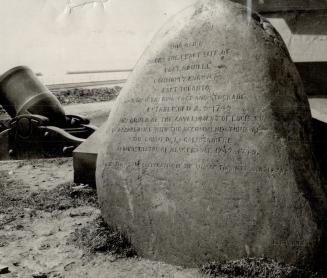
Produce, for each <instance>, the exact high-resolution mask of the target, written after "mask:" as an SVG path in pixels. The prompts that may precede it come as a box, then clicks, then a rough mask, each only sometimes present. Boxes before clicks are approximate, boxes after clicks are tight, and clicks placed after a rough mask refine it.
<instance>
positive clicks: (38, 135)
mask: <svg viewBox="0 0 327 278" xmlns="http://www.w3.org/2000/svg"><path fill="white" fill-rule="evenodd" d="M0 105H1V106H2V107H3V109H4V110H5V111H6V112H7V113H8V114H9V116H10V117H11V119H10V120H9V121H6V122H1V124H0V160H6V159H27V158H47V157H59V156H71V155H72V151H73V150H74V149H75V148H76V147H77V146H78V145H79V144H81V143H82V142H84V140H85V139H86V138H87V137H89V136H90V135H91V134H92V133H93V132H94V131H95V130H96V127H94V126H92V125H90V124H89V120H88V119H86V118H84V117H80V116H77V115H66V114H65V111H64V109H63V107H62V106H61V104H60V102H59V101H58V99H57V98H56V97H55V96H54V95H53V94H52V93H51V92H50V91H49V90H48V89H47V87H46V86H44V85H43V84H42V83H41V81H40V80H39V79H38V78H37V77H36V75H35V74H34V73H33V71H32V70H31V69H29V68H28V67H26V66H19V67H15V68H13V69H11V70H9V71H7V72H5V73H4V74H3V75H1V76H0Z"/></svg>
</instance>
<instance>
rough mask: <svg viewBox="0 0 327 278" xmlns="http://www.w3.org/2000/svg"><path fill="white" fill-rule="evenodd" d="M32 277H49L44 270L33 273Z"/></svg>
mask: <svg viewBox="0 0 327 278" xmlns="http://www.w3.org/2000/svg"><path fill="white" fill-rule="evenodd" d="M32 277H33V278H47V277H48V274H46V273H44V272H38V273H33V274H32Z"/></svg>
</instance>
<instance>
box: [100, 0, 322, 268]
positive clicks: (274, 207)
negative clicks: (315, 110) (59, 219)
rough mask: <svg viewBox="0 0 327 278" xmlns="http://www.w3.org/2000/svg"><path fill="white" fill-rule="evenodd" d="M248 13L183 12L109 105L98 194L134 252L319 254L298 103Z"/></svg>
mask: <svg viewBox="0 0 327 278" xmlns="http://www.w3.org/2000/svg"><path fill="white" fill-rule="evenodd" d="M250 17H252V19H251V21H250V22H249V21H248V20H249V15H248V14H247V12H246V10H245V9H244V8H243V7H242V6H240V5H239V4H236V3H232V2H229V1H202V2H199V3H198V4H196V5H194V6H191V7H189V8H187V9H185V10H183V11H182V12H181V13H179V14H178V15H177V16H175V17H174V18H172V19H171V20H170V21H169V23H167V24H166V25H165V26H164V27H163V28H162V29H161V30H160V31H159V33H158V34H157V35H156V37H155V38H154V39H153V41H152V43H151V44H150V46H149V47H148V49H147V50H146V51H145V53H144V54H143V56H142V58H141V59H140V61H139V62H138V64H137V66H136V68H135V70H134V72H133V73H132V74H131V76H130V78H129V80H128V83H127V84H126V86H125V87H124V89H123V91H122V92H121V94H120V95H119V97H118V99H117V101H116V106H115V108H114V109H113V111H112V113H111V116H110V117H109V120H108V122H107V131H106V135H105V136H106V139H105V144H104V146H103V148H102V150H101V151H100V154H99V157H98V162H97V189H98V196H99V201H100V205H101V209H102V214H103V216H104V218H105V220H106V221H107V222H108V223H109V224H110V225H112V226H114V227H116V228H117V229H119V230H120V231H121V232H123V233H124V234H126V235H127V236H128V237H129V238H130V239H131V241H132V244H133V245H134V246H135V248H136V250H137V251H138V254H139V255H141V256H145V257H148V258H152V259H156V260H163V261H166V262H170V263H174V264H182V265H199V264H202V263H205V262H208V261H213V260H224V259H233V258H241V257H246V256H251V257H252V256H265V257H270V258H273V259H277V260H278V261H281V262H285V263H290V264H307V263H311V262H312V261H313V260H314V258H315V256H316V255H317V254H318V253H319V252H320V251H321V250H320V247H321V241H322V227H323V218H324V215H325V212H326V193H325V189H324V187H323V186H322V183H321V181H320V177H319V173H318V171H317V170H316V168H315V162H314V160H313V157H312V150H311V145H310V140H311V138H310V137H311V127H310V119H311V115H310V110H309V106H308V101H307V98H306V96H305V94H304V92H303V87H302V85H301V81H300V78H299V75H298V73H297V71H296V69H295V66H294V65H293V64H292V62H291V60H290V58H289V54H288V52H287V50H286V48H285V47H284V43H283V42H282V40H281V39H280V36H279V35H278V34H276V32H275V30H274V29H273V27H272V26H271V25H270V24H269V23H268V22H266V21H264V20H263V19H262V18H260V17H259V16H258V15H256V14H253V15H250Z"/></svg>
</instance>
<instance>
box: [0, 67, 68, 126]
mask: <svg viewBox="0 0 327 278" xmlns="http://www.w3.org/2000/svg"><path fill="white" fill-rule="evenodd" d="M0 104H1V105H2V107H3V108H4V109H5V110H6V111H7V113H8V114H9V115H10V116H11V117H12V118H14V117H17V116H20V115H26V114H33V115H42V116H45V117H47V118H48V119H49V121H50V124H51V125H54V126H58V127H62V126H65V124H66V116H65V111H64V110H63V108H62V107H61V104H60V102H59V101H58V99H57V98H56V97H55V96H54V95H53V94H52V93H51V92H50V91H49V90H48V89H47V87H45V86H44V85H43V84H42V83H41V82H40V81H39V79H38V78H37V77H36V75H35V74H34V73H33V72H32V70H31V69H29V68H28V67H25V66H19V67H15V68H13V69H10V70H8V71H7V72H5V73H4V74H3V75H2V76H0Z"/></svg>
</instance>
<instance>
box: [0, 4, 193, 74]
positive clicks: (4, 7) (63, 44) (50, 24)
mask: <svg viewBox="0 0 327 278" xmlns="http://www.w3.org/2000/svg"><path fill="white" fill-rule="evenodd" d="M88 2H92V3H88ZM192 2H194V0H177V1H176V0H164V1H162V0H108V1H106V0H97V1H90V0H84V1H83V0H70V1H69V0H0V3H1V9H0V20H1V21H0V23H1V24H0V38H1V43H0V73H2V72H4V71H6V70H8V69H10V68H11V67H14V66H17V65H21V64H25V65H28V66H30V67H31V68H32V69H33V70H34V71H37V72H43V73H44V74H46V75H48V74H52V73H61V72H62V73H64V72H66V71H67V70H99V69H112V68H131V67H133V66H134V64H135V62H136V60H137V58H138V57H139V56H140V54H141V53H142V51H143V49H144V48H145V47H146V45H147V44H148V42H149V40H150V39H151V38H152V36H153V35H154V32H156V31H157V29H158V28H159V27H160V26H161V25H162V24H163V23H164V22H165V21H166V20H167V19H168V17H169V16H171V15H172V14H174V13H176V12H177V11H178V10H180V9H182V8H183V7H185V6H187V5H189V4H191V3H192ZM83 3H86V4H84V5H81V4H83Z"/></svg>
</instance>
